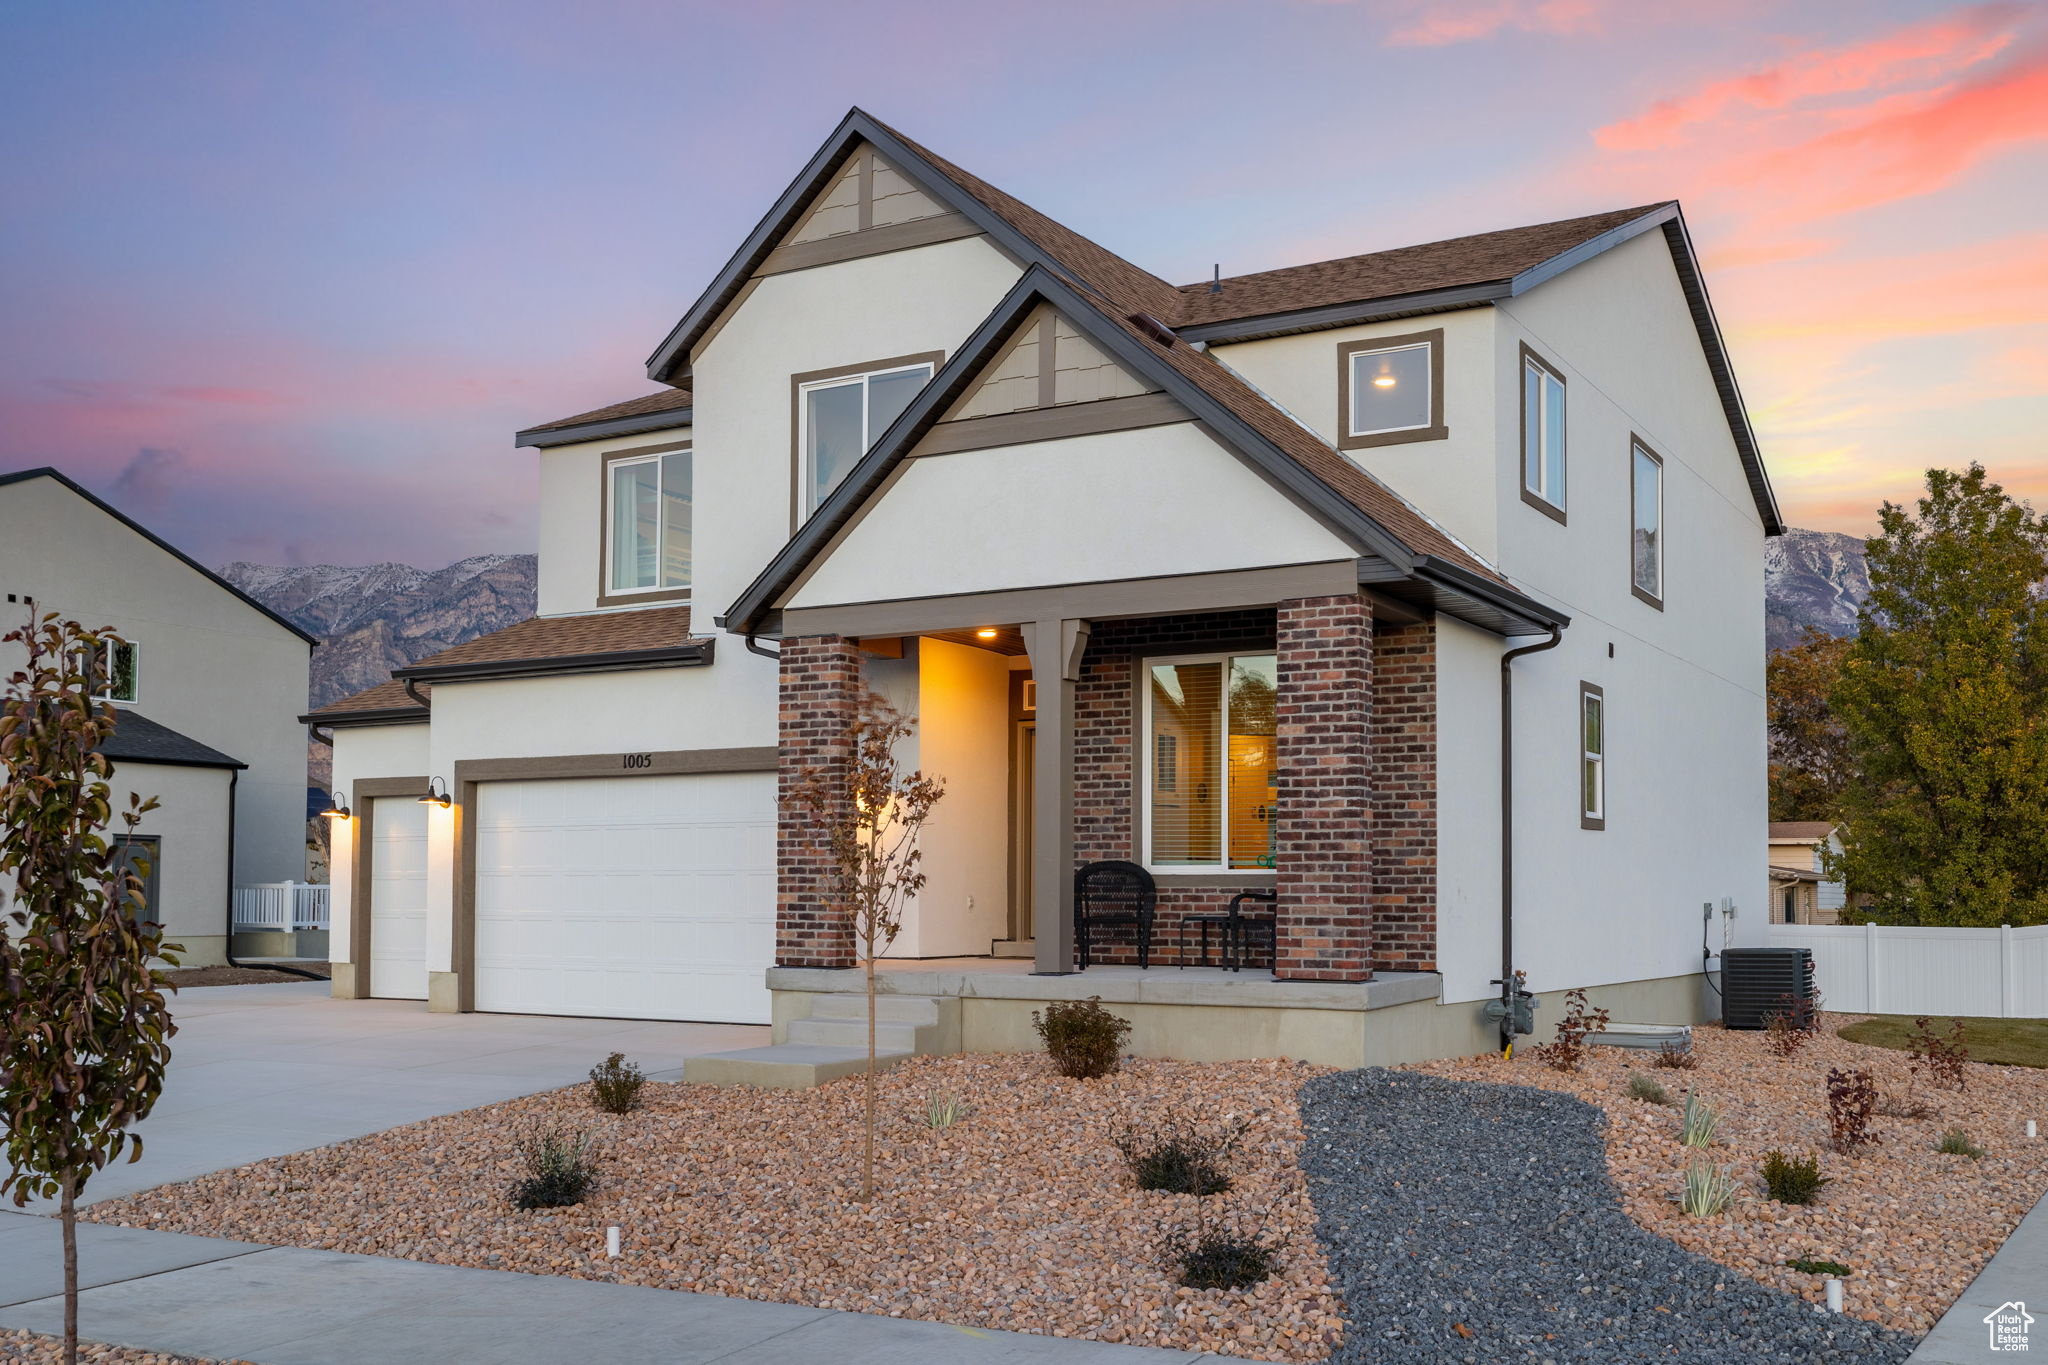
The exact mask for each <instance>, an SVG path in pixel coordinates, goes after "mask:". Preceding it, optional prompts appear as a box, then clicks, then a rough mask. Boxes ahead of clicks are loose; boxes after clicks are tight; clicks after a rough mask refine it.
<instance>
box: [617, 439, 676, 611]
mask: <svg viewBox="0 0 2048 1365" xmlns="http://www.w3.org/2000/svg"><path fill="white" fill-rule="evenodd" d="M690 454H691V452H690V449H689V448H688V447H687V446H685V447H683V448H681V449H673V448H662V449H660V450H654V451H646V452H639V451H627V452H625V453H624V454H622V455H619V456H608V457H606V461H605V501H606V509H605V540H606V545H605V595H606V596H607V597H615V596H635V595H641V594H649V595H651V594H656V593H662V592H664V591H666V592H667V593H669V594H671V595H675V594H677V593H680V592H682V591H685V590H687V589H688V588H689V586H690Z"/></svg>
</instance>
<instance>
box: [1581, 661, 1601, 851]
mask: <svg viewBox="0 0 2048 1365" xmlns="http://www.w3.org/2000/svg"><path fill="white" fill-rule="evenodd" d="M1579 824H1580V826H1581V827H1582V828H1585V829H1605V828H1607V697H1606V695H1605V694H1604V693H1603V692H1601V690H1600V689H1599V688H1597V687H1595V686H1594V685H1593V684H1592V683H1580V684H1579Z"/></svg>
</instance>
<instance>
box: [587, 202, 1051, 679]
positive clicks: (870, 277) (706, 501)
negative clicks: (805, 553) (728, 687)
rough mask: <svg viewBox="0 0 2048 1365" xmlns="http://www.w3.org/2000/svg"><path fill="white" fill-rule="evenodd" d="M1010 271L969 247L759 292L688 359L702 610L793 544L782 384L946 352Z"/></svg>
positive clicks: (990, 253) (967, 242) (991, 301)
mask: <svg viewBox="0 0 2048 1365" xmlns="http://www.w3.org/2000/svg"><path fill="white" fill-rule="evenodd" d="M1018 274H1019V271H1018V268H1017V266H1016V265H1015V264H1014V263H1013V262H1011V261H1010V260H1009V259H1008V258H1007V257H1005V256H1004V255H1003V254H1002V253H1001V252H1000V251H998V250H997V249H996V248H995V247H994V246H992V245H991V244H990V243H989V242H988V240H987V239H986V238H982V237H967V238H960V239H958V240H955V241H950V242H942V243H939V244H938V245H935V246H927V247H918V248H916V249H914V250H909V251H895V252H890V253H888V254H887V255H882V256H867V257H862V258H859V259H856V260H851V261H843V262H840V263H837V264H834V265H829V266H819V267H817V268H815V269H810V270H796V271H791V272H788V273H786V274H780V275H772V276H768V277H766V278H764V279H762V280H761V281H760V282H759V284H758V285H757V286H756V287H755V288H754V290H753V292H752V293H751V294H750V295H749V296H748V297H747V298H746V299H745V300H744V301H743V302H742V303H741V304H740V306H739V307H738V308H737V309H735V310H733V311H732V312H731V314H730V315H729V316H728V317H727V318H726V320H725V324H724V326H722V327H721V328H719V329H718V331H717V332H716V334H715V335H714V336H713V337H712V338H711V340H710V341H709V342H708V343H707V344H705V345H703V346H700V347H699V349H698V353H697V354H696V355H695V356H693V357H692V368H693V371H694V374H695V379H694V390H695V393H696V398H695V404H696V408H695V436H694V439H695V442H696V447H695V449H696V462H695V477H696V537H695V547H694V548H695V554H696V568H695V576H696V584H695V600H696V603H697V605H698V610H699V611H702V612H706V613H716V612H722V611H724V610H725V608H726V607H727V606H728V605H730V604H731V602H732V601H733V599H734V598H736V597H738V596H739V594H740V591H741V590H742V589H743V588H745V587H746V585H747V584H748V583H749V582H751V581H752V580H753V578H754V576H755V575H756V574H758V573H759V572H760V571H761V568H762V566H764V565H765V564H767V563H768V561H769V559H770V558H772V557H773V555H774V554H775V552H776V551H777V550H778V549H780V548H781V547H782V545H783V543H784V542H785V541H787V540H788V539H789V537H790V533H791V530H792V529H793V528H792V527H791V525H790V493H791V477H792V476H791V471H790V458H791V442H792V439H793V435H794V432H793V426H792V422H793V416H794V414H793V413H792V411H791V398H790V377H791V376H792V375H796V374H803V373H808V372H810V371H813V370H822V369H829V368H833V367H836V366H843V365H856V364H862V363H865V362H867V361H871V360H884V359H890V358H894V357H897V356H906V355H920V354H923V353H925V352H929V351H940V352H944V353H945V354H947V355H950V354H952V352H953V350H954V349H955V348H956V347H958V346H959V345H960V343H961V342H962V341H964V340H965V339H966V338H967V336H968V334H969V333H971V332H972V331H973V330H974V329H975V327H977V326H978V325H980V323H981V321H982V319H983V318H985V317H987V316H988V313H989V310H990V309H992V308H994V307H995V305H996V303H997V301H998V300H1000V299H1001V298H1002V296H1003V294H1004V293H1005V292H1007V291H1008V290H1009V288H1010V286H1011V285H1013V284H1015V283H1016V282H1017V277H1018ZM900 557H901V556H900V552H892V554H891V556H890V558H891V559H892V560H893V559H896V558H900ZM591 560H592V563H593V564H594V563H595V562H596V556H595V553H594V552H593V554H592V556H591ZM766 691H767V694H768V695H771V696H772V695H773V691H774V689H773V687H772V686H771V687H769V688H767V689H766Z"/></svg>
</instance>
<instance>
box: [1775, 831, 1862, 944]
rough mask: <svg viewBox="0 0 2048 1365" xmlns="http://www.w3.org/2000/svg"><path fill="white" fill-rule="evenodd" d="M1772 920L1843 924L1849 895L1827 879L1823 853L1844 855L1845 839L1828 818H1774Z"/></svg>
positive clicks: (1838, 883) (1789, 922)
mask: <svg viewBox="0 0 2048 1365" xmlns="http://www.w3.org/2000/svg"><path fill="white" fill-rule="evenodd" d="M1770 848H1771V856H1770V874H1771V920H1772V922H1773V923H1776V924H1840V923H1841V922H1842V907H1843V906H1844V905H1846V904H1847V903H1848V896H1847V894H1846V892H1845V891H1844V889H1843V886H1842V883H1840V882H1836V881H1829V880H1827V878H1826V870H1827V869H1826V867H1825V864H1824V863H1823V855H1824V854H1825V853H1828V852H1833V853H1836V854H1840V853H1841V851H1842V841H1841V838H1840V837H1839V836H1838V835H1837V834H1836V833H1835V827H1834V826H1833V825H1832V824H1830V823H1829V822H1828V821H1826V820H1773V821H1772V822H1771V834H1770Z"/></svg>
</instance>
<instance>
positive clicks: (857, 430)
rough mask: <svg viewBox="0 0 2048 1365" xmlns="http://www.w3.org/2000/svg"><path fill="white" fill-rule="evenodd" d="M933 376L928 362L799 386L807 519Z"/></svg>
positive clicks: (801, 473) (801, 477)
mask: <svg viewBox="0 0 2048 1365" xmlns="http://www.w3.org/2000/svg"><path fill="white" fill-rule="evenodd" d="M931 377H932V367H931V365H930V364H917V365H904V366H899V367H897V368H895V369H888V370H873V371H870V372H868V373H867V374H851V375H842V376H839V377H838V378H834V379H820V380H817V381H815V382H813V383H809V384H804V385H800V386H799V387H798V389H797V424H798V429H797V450H798V452H799V459H798V462H797V463H798V466H799V467H798V470H797V478H798V479H799V481H800V483H801V488H802V494H801V496H802V500H803V513H804V515H805V516H809V515H810V514H811V513H813V512H815V511H817V510H818V507H819V505H820V504H822V503H823V502H824V501H825V499H826V498H828V497H830V496H831V494H832V490H833V489H835V488H837V487H838V486H839V485H840V483H841V482H843V481H844V480H845V478H846V476H847V475H848V474H849V473H851V472H852V470H853V467H854V466H855V465H856V464H859V463H860V458H861V456H863V455H865V454H867V452H868V448H869V447H870V446H872V445H874V443H875V442H876V441H877V440H879V439H880V438H881V435H882V433H883V432H885V431H887V430H888V429H889V424H890V423H891V422H893V421H895V420H896V419H897V418H898V417H901V416H902V415H903V410H904V409H905V408H907V407H909V406H910V400H911V399H913V398H915V397H917V392H918V390H919V389H922V388H923V387H924V386H925V385H926V384H927V383H929V382H930V380H931Z"/></svg>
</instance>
